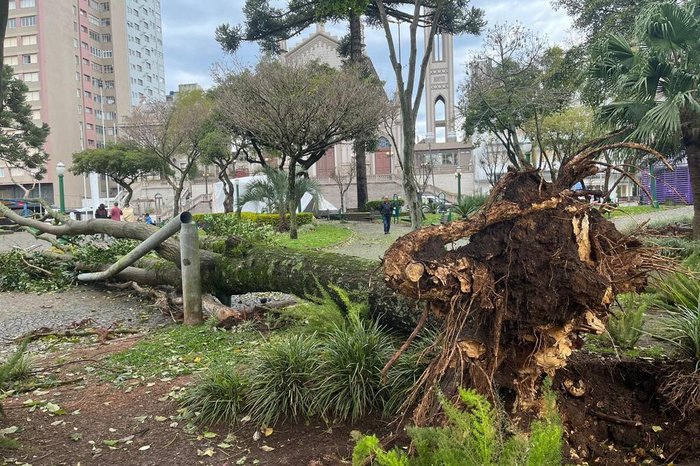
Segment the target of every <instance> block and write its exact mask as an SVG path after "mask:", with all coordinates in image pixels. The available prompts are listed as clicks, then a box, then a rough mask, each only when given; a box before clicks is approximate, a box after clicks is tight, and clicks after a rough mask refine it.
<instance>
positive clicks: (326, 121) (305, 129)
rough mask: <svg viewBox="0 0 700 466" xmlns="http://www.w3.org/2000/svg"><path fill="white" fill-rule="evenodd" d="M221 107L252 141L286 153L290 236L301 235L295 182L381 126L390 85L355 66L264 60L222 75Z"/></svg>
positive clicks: (283, 162) (283, 155)
mask: <svg viewBox="0 0 700 466" xmlns="http://www.w3.org/2000/svg"><path fill="white" fill-rule="evenodd" d="M217 96H218V98H217V103H218V111H219V112H220V113H221V114H222V115H223V116H224V117H225V118H226V119H227V120H228V121H227V122H226V124H227V125H229V126H231V127H236V128H238V129H239V130H240V131H242V133H243V134H247V135H249V136H250V138H251V140H252V141H253V142H254V143H255V144H257V145H260V146H264V147H265V148H266V149H268V150H272V151H277V152H278V153H279V154H280V161H279V167H280V168H286V170H287V171H288V173H289V177H288V183H289V186H288V193H290V195H289V196H288V199H289V205H288V206H287V209H288V211H289V228H290V237H291V238H296V237H297V231H296V205H295V203H294V196H293V195H292V193H294V192H295V188H294V185H295V183H296V181H297V171H298V170H301V171H306V170H308V169H309V168H310V167H311V166H313V164H315V163H316V162H317V161H318V160H319V159H320V158H321V157H322V156H323V155H324V154H325V152H326V150H327V149H328V148H329V147H331V146H333V145H335V144H337V143H339V142H341V141H347V140H352V139H355V138H357V137H359V136H362V135H366V134H368V133H369V132H370V131H372V130H375V129H376V128H377V127H378V126H379V124H380V122H381V119H382V117H383V115H384V114H385V112H386V108H387V103H386V97H385V95H384V90H383V89H382V87H381V85H380V84H379V83H378V82H376V80H368V79H363V78H362V77H361V75H360V74H359V73H358V72H357V71H355V70H353V69H347V70H342V71H338V70H335V69H333V68H330V67H328V66H325V65H320V64H318V63H309V64H306V65H303V66H289V65H285V64H282V63H279V62H267V61H263V62H261V63H260V64H258V66H257V67H256V69H255V70H253V71H251V70H246V71H243V72H241V73H238V74H228V75H223V76H220V77H219V86H218V89H217Z"/></svg>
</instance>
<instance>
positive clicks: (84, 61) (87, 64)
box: [83, 58, 90, 66]
mask: <svg viewBox="0 0 700 466" xmlns="http://www.w3.org/2000/svg"><path fill="white" fill-rule="evenodd" d="M83 65H85V66H90V60H88V59H87V58H83Z"/></svg>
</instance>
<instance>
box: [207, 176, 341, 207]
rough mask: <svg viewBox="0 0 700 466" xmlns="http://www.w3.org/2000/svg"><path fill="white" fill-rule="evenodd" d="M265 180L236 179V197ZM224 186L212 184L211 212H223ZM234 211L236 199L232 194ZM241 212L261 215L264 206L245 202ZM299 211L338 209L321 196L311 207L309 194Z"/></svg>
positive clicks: (259, 177) (250, 177)
mask: <svg viewBox="0 0 700 466" xmlns="http://www.w3.org/2000/svg"><path fill="white" fill-rule="evenodd" d="M261 178H265V175H254V176H244V177H240V178H236V180H235V182H237V183H238V195H239V196H242V195H243V194H245V193H246V191H247V188H248V185H249V184H250V183H252V182H253V181H254V180H255V179H261ZM224 197H225V196H224V184H223V183H222V182H221V181H219V182H217V183H214V191H213V199H212V207H211V208H212V212H214V213H222V212H224ZM233 199H234V209H236V207H237V206H236V204H237V200H238V199H237V197H236V193H235V192H234V195H233ZM241 210H242V211H243V212H256V213H261V212H263V211H264V210H265V204H264V203H262V202H247V203H246V204H245V205H244V206H243V208H242V209H241ZM301 210H302V211H303V212H307V211H319V210H322V211H337V210H338V208H337V207H336V206H334V205H333V204H331V203H330V202H328V201H327V200H326V199H324V198H323V196H321V197H320V198H319V200H318V205H313V197H312V196H311V194H309V193H304V195H303V196H302V198H301Z"/></svg>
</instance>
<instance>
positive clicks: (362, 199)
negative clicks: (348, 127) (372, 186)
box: [353, 141, 369, 210]
mask: <svg viewBox="0 0 700 466" xmlns="http://www.w3.org/2000/svg"><path fill="white" fill-rule="evenodd" d="M353 148H354V151H355V171H356V172H357V178H356V181H357V210H365V204H367V201H368V200H369V199H368V196H369V195H368V194H367V152H366V151H365V143H364V141H355V143H354V145H353Z"/></svg>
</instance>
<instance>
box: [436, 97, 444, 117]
mask: <svg viewBox="0 0 700 466" xmlns="http://www.w3.org/2000/svg"><path fill="white" fill-rule="evenodd" d="M444 121H445V99H443V98H442V96H439V97H438V98H437V99H435V122H436V123H440V122H443V123H444Z"/></svg>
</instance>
